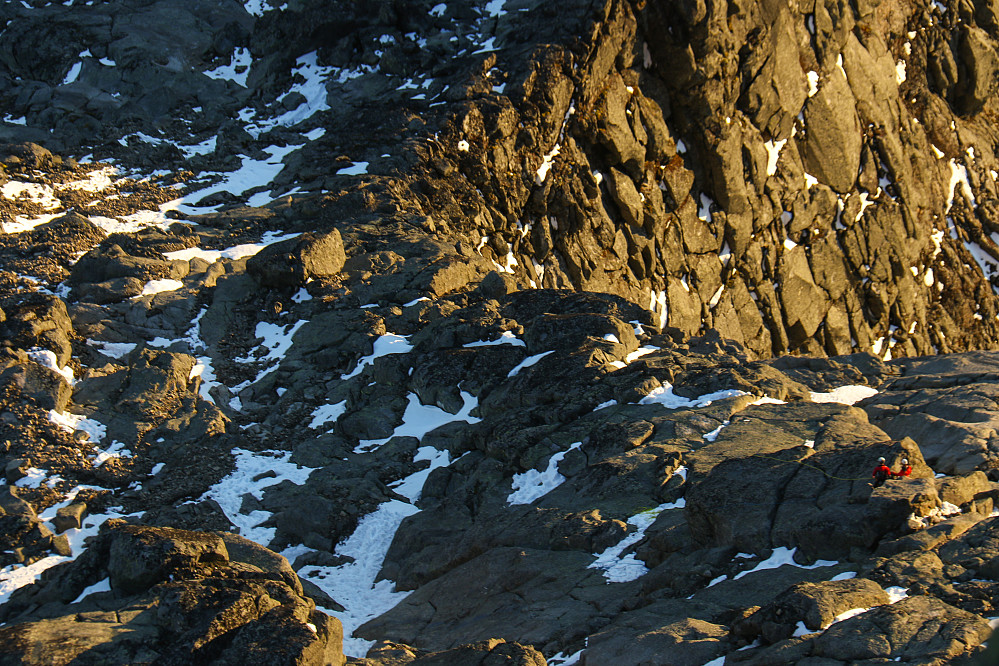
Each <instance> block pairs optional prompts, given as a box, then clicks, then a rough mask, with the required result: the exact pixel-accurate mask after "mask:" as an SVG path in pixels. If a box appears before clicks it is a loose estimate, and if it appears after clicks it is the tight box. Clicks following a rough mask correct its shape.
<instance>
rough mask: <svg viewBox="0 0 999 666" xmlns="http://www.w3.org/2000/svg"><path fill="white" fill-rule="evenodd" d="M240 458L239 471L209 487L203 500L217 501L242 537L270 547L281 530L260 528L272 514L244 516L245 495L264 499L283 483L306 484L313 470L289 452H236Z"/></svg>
mask: <svg viewBox="0 0 999 666" xmlns="http://www.w3.org/2000/svg"><path fill="white" fill-rule="evenodd" d="M232 453H233V455H234V456H235V457H236V469H234V470H233V471H232V473H231V474H229V476H227V477H225V478H224V479H222V480H220V481H219V482H218V483H216V484H215V485H213V486H212V487H211V488H209V489H208V490H207V491H206V492H205V494H204V495H203V496H202V497H201V499H202V500H205V499H213V500H215V501H216V502H218V505H219V506H220V507H221V508H222V511H223V512H224V513H225V515H226V518H228V519H229V522H231V523H232V524H233V525H235V526H236V527H237V528H238V530H239V534H240V536H244V537H246V538H247V539H250V540H251V541H256V542H257V543H260V544H263V545H264V546H266V545H267V544H269V543H270V542H271V541H272V540H273V539H274V534H275V532H276V531H277V528H274V527H259V525H260V524H261V523H262V522H264V521H265V520H267V519H268V518H270V516H271V514H270V512H268V511H259V510H258V511H251V512H250V513H248V514H243V513H240V507H241V506H242V504H243V495H245V494H247V493H249V494H251V495H252V496H253V497H255V498H257V499H261V498H262V497H263V496H264V489H265V488H267V487H268V486H273V485H274V484H276V483H280V482H281V481H285V480H288V481H291V482H292V483H294V484H296V485H302V484H303V483H305V482H306V481H307V480H308V478H309V475H310V474H312V471H313V469H312V468H310V467H299V466H298V465H296V464H295V463H293V462H289V461H290V459H291V453H290V452H287V451H261V452H259V453H257V452H254V451H247V450H245V449H239V448H236V449H233V450H232Z"/></svg>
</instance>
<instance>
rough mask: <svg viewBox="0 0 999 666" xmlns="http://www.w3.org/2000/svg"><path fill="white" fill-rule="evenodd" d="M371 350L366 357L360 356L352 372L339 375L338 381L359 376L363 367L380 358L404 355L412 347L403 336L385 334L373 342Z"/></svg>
mask: <svg viewBox="0 0 999 666" xmlns="http://www.w3.org/2000/svg"><path fill="white" fill-rule="evenodd" d="M372 347H373V349H372V351H371V353H370V354H368V355H367V356H362V357H361V358H360V359H359V360H358V361H357V367H355V368H354V370H353V371H352V372H350V373H349V374H346V375H340V379H350V378H351V377H355V376H357V375H359V374H361V371H362V370H364V368H365V367H367V366H369V365H371V364H373V363H374V362H375V359H378V358H381V357H382V356H388V355H389V354H405V353H407V352H408V351H410V350H411V349H412V348H413V345H411V344H409V339H408V337H407V336H404V335H396V334H395V333H386V334H385V335H382V336H380V337H379V338H378V339H377V340H375V342H374V345H372Z"/></svg>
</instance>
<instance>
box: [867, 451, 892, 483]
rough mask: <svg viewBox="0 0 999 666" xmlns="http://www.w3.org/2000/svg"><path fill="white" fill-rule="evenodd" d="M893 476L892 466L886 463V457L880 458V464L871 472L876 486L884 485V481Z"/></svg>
mask: <svg viewBox="0 0 999 666" xmlns="http://www.w3.org/2000/svg"><path fill="white" fill-rule="evenodd" d="M891 476H892V471H891V467H888V465H886V464H885V459H884V458H878V466H877V467H875V468H874V471H873V472H872V473H871V477H873V479H874V484H873V485H874V487H875V488H878V487H880V486H882V485H884V482H885V481H887V480H888V479H889V478H891Z"/></svg>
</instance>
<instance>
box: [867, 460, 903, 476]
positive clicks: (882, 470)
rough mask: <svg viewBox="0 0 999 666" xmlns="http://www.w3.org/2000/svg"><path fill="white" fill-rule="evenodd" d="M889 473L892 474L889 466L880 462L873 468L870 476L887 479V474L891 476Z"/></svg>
mask: <svg viewBox="0 0 999 666" xmlns="http://www.w3.org/2000/svg"><path fill="white" fill-rule="evenodd" d="M910 471H911V470H910ZM891 474H892V471H891V467H889V466H888V465H885V464H884V463H881V464H880V465H878V466H877V467H875V468H874V471H873V472H872V473H871V477H872V478H875V479H877V478H879V477H880V478H882V479H887V478H888V477H889V476H891Z"/></svg>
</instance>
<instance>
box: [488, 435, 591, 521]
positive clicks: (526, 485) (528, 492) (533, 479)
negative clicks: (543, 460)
mask: <svg viewBox="0 0 999 666" xmlns="http://www.w3.org/2000/svg"><path fill="white" fill-rule="evenodd" d="M582 445H583V443H582V442H576V443H575V444H573V445H572V446H570V447H569V448H568V449H566V450H565V451H560V452H558V453H556V454H555V455H553V456H552V457H551V458H549V459H548V467H546V468H545V470H544V471H543V472H539V471H538V470H536V469H529V470H527V471H526V472H524V473H523V474H514V475H513V492H511V493H510V494H509V495H508V496H507V498H506V501H507V504H509V505H510V506H514V505H517V504H531V503H532V502H535V501H537V500H538V499H540V498H542V497H544V496H545V495H547V494H548V493H550V492H551V491H553V490H555V489H556V488H558V487H559V486H560V485H562V483H563V482H564V481H565V477H564V476H562V475H561V474H559V472H558V464H559V463H560V462H562V459H563V458H565V454H567V453H569V451H572V450H574V449H578V448H579V447H580V446H582Z"/></svg>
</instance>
